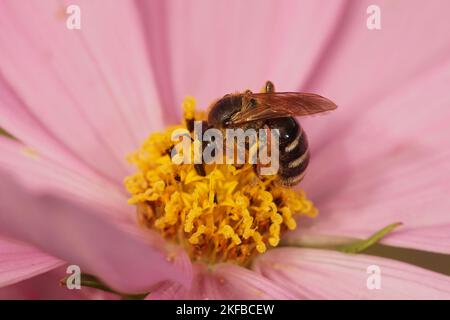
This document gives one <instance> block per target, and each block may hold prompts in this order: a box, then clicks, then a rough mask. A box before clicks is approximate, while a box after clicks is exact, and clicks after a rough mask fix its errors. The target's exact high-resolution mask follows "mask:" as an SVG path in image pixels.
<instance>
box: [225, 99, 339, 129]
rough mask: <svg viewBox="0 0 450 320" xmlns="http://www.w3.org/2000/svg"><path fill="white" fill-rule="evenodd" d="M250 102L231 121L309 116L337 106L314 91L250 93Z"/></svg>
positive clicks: (242, 121) (237, 122)
mask: <svg viewBox="0 0 450 320" xmlns="http://www.w3.org/2000/svg"><path fill="white" fill-rule="evenodd" d="M247 99H249V101H250V100H251V99H254V100H255V101H253V103H249V104H248V105H249V106H248V107H245V108H244V109H243V110H242V111H240V112H238V113H236V114H235V115H234V116H233V117H232V118H231V122H232V123H234V124H239V123H244V122H250V121H256V120H263V119H271V118H281V117H295V116H308V115H312V114H316V113H321V112H326V111H331V110H334V109H336V108H337V106H336V104H335V103H334V102H332V101H331V100H329V99H327V98H324V97H322V96H319V95H317V94H314V93H298V92H274V93H250V94H248V98H247Z"/></svg>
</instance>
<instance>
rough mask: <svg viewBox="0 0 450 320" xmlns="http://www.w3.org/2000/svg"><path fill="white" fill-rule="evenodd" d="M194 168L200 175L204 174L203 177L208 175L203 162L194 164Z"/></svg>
mask: <svg viewBox="0 0 450 320" xmlns="http://www.w3.org/2000/svg"><path fill="white" fill-rule="evenodd" d="M194 168H195V171H197V174H198V175H199V176H202V177H204V176H206V171H205V167H204V166H203V163H200V164H194Z"/></svg>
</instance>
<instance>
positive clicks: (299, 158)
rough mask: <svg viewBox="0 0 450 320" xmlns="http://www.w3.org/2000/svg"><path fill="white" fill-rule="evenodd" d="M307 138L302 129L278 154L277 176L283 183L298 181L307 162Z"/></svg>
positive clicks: (288, 183)
mask: <svg viewBox="0 0 450 320" xmlns="http://www.w3.org/2000/svg"><path fill="white" fill-rule="evenodd" d="M309 159H310V155H309V150H308V140H307V138H306V135H305V133H304V132H303V130H300V132H299V135H298V136H297V137H296V139H295V140H293V141H292V142H291V143H289V144H288V145H286V146H285V147H284V150H282V152H281V156H280V169H279V178H280V180H281V182H282V183H283V184H284V185H287V186H291V185H294V184H297V183H299V182H300V181H301V180H302V179H303V177H304V176H305V173H306V168H307V167H308V164H309Z"/></svg>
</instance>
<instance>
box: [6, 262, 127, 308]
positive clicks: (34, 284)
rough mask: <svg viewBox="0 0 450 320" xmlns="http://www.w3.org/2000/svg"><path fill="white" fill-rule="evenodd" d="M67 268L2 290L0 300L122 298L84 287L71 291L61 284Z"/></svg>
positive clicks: (64, 267)
mask: <svg viewBox="0 0 450 320" xmlns="http://www.w3.org/2000/svg"><path fill="white" fill-rule="evenodd" d="M66 268H67V267H66V266H63V267H60V268H56V269H54V270H52V271H49V272H46V273H44V274H41V275H38V276H36V277H33V278H30V279H27V280H25V281H22V282H19V283H16V284H14V285H10V286H7V287H3V288H0V300H11V299H14V300H30V299H33V300H54V299H57V300H62V299H64V300H73V299H75V300H81V299H83V300H84V299H91V300H92V299H95V300H105V299H110V300H116V299H119V298H120V297H119V296H118V295H116V294H112V293H108V292H105V291H101V290H97V289H92V288H89V287H84V286H82V287H81V289H80V290H78V289H72V290H69V289H68V288H67V287H65V286H63V285H61V284H60V280H61V279H62V278H64V277H65V276H66V275H67V273H66Z"/></svg>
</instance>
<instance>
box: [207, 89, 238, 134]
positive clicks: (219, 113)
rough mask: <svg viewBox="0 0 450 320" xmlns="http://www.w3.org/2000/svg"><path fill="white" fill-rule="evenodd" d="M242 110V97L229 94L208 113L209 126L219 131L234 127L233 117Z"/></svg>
mask: <svg viewBox="0 0 450 320" xmlns="http://www.w3.org/2000/svg"><path fill="white" fill-rule="evenodd" d="M241 109H242V96H240V95H230V94H227V95H226V96H224V97H223V98H222V99H220V100H218V101H216V102H215V103H214V104H213V105H212V106H211V109H210V110H209V113H208V125H209V126H211V127H214V128H217V129H221V128H227V127H230V126H232V122H231V117H232V116H233V115H234V114H235V113H237V112H239V111H240V110H241Z"/></svg>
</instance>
